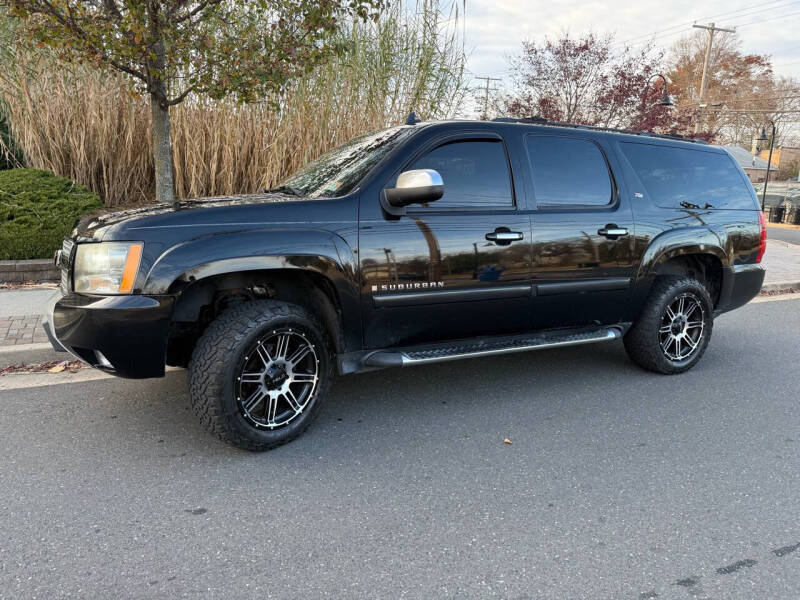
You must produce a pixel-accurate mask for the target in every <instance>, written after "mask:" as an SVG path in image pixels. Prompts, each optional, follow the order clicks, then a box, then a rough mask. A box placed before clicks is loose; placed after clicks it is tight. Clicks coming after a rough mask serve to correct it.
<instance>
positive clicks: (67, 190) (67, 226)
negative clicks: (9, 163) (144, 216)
mask: <svg viewBox="0 0 800 600" xmlns="http://www.w3.org/2000/svg"><path fill="white" fill-rule="evenodd" d="M101 208H103V204H102V203H101V202H100V199H99V198H98V197H97V195H96V194H94V193H92V192H90V191H89V190H88V189H86V188H85V187H83V186H82V185H78V184H76V183H74V182H72V181H70V180H69V179H64V178H63V177H56V176H55V175H53V174H52V173H49V172H47V171H39V170H36V169H10V170H8V171H0V260H9V259H17V260H19V259H27V258H50V257H52V256H53V253H54V252H55V251H56V250H58V249H59V248H60V247H61V241H62V240H63V239H64V237H66V236H67V235H69V232H70V231H71V230H72V228H73V227H74V225H75V222H76V221H77V219H78V218H79V217H80V216H81V215H83V214H85V213H88V212H92V211H95V210H98V209H101Z"/></svg>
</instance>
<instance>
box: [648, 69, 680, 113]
mask: <svg viewBox="0 0 800 600" xmlns="http://www.w3.org/2000/svg"><path fill="white" fill-rule="evenodd" d="M655 77H661V81H663V82H664V94H663V95H662V96H661V100H659V101H658V103H657V106H675V101H674V100H673V99H672V96H670V95H669V93H667V78H666V77H664V76H663V75H662V74H661V73H656V74H655V75H651V76H650V78H649V79H648V80H647V87H650V82H651V81H652V80H653V79H654V78H655Z"/></svg>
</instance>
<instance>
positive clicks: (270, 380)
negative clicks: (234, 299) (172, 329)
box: [189, 300, 333, 451]
mask: <svg viewBox="0 0 800 600" xmlns="http://www.w3.org/2000/svg"><path fill="white" fill-rule="evenodd" d="M323 332H324V330H323V328H322V327H321V326H320V325H319V324H318V323H317V321H316V320H315V319H314V318H313V317H312V316H311V315H310V314H309V313H308V312H306V311H305V310H304V309H303V308H301V307H299V306H296V305H294V304H289V303H287V302H277V301H272V300H259V301H254V302H247V303H244V304H240V305H238V306H234V307H232V308H230V309H228V310H226V311H225V312H224V313H222V314H221V315H220V316H219V317H218V318H217V319H216V320H215V321H214V322H213V323H212V324H211V325H209V327H208V328H207V329H206V331H205V332H204V333H203V335H202V336H201V337H200V339H199V340H198V342H197V346H196V348H195V350H194V353H193V354H192V360H191V362H190V363H189V395H190V398H191V403H192V406H193V408H194V410H195V412H196V413H197V415H198V416H199V417H200V420H201V421H202V423H203V425H204V426H205V427H206V429H208V430H209V431H211V432H212V433H214V434H216V435H217V436H218V437H220V438H221V439H222V440H223V441H225V442H227V443H229V444H232V445H234V446H237V447H239V448H244V449H247V450H253V451H262V450H269V449H271V448H274V447H275V446H279V445H281V444H285V443H286V442H289V441H291V440H293V439H294V438H296V437H297V436H298V435H300V434H301V433H303V431H305V429H306V428H307V427H308V426H309V425H310V424H311V421H313V419H314V417H316V415H317V414H318V412H319V409H320V407H321V405H322V401H323V400H324V399H325V396H326V395H327V392H328V388H329V387H330V384H331V381H332V378H333V373H332V360H331V355H330V352H329V350H328V345H327V343H326V339H325V334H324V333H323Z"/></svg>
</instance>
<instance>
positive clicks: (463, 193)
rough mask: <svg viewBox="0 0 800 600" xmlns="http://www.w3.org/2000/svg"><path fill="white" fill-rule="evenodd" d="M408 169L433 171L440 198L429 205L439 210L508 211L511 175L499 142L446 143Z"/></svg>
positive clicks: (511, 197) (512, 203) (502, 146)
mask: <svg viewBox="0 0 800 600" xmlns="http://www.w3.org/2000/svg"><path fill="white" fill-rule="evenodd" d="M408 168H409V169H434V170H436V171H438V172H439V175H441V176H442V180H443V181H444V196H442V197H441V198H440V199H439V200H437V201H436V202H434V203H433V204H430V205H426V206H430V207H431V208H433V209H438V208H443V207H449V208H453V207H461V208H482V207H498V206H500V207H512V206H513V205H514V200H513V196H512V194H511V172H510V171H509V168H508V159H507V158H506V150H505V146H504V145H503V142H502V141H500V140H464V141H457V142H450V143H447V144H444V145H442V146H439V147H437V148H435V149H434V150H431V151H430V152H428V153H427V154H425V155H424V156H422V157H421V158H419V159H417V160H416V161H414V164H412V165H411V166H410V167H408Z"/></svg>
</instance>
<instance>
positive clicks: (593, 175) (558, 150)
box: [526, 135, 611, 206]
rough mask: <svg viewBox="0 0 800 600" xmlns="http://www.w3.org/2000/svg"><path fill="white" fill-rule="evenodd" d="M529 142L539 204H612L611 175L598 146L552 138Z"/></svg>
mask: <svg viewBox="0 0 800 600" xmlns="http://www.w3.org/2000/svg"><path fill="white" fill-rule="evenodd" d="M526 139H527V143H528V154H529V156H530V159H531V163H532V165H531V167H532V169H533V190H534V194H535V195H536V204H537V205H539V206H548V205H549V206H553V205H575V206H606V205H607V204H610V203H611V176H610V175H609V173H608V167H607V166H606V159H605V157H604V156H603V153H602V152H601V151H600V148H598V147H597V146H596V145H595V144H594V143H592V142H590V141H589V140H581V139H575V138H567V137H556V136H549V135H548V136H538V135H530V136H528V137H527V138H526Z"/></svg>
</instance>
